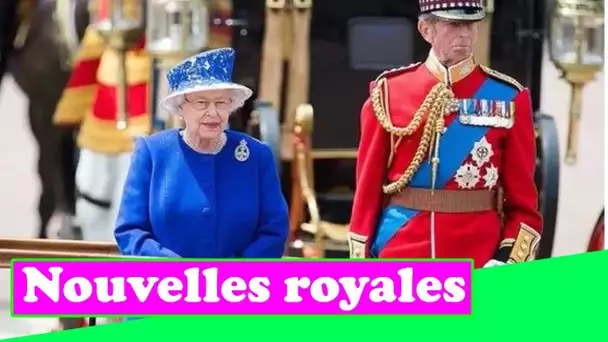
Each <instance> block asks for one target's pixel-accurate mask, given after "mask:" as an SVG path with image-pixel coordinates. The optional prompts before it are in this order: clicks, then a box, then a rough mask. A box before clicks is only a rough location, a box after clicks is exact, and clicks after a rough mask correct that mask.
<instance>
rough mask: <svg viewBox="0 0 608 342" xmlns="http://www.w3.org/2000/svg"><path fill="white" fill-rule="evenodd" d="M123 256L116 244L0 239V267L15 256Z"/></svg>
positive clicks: (4, 266)
mask: <svg viewBox="0 0 608 342" xmlns="http://www.w3.org/2000/svg"><path fill="white" fill-rule="evenodd" d="M109 257H124V256H121V255H120V254H119V252H118V248H117V247H116V244H113V243H108V242H90V241H73V240H52V239H0V268H9V267H10V264H11V260H12V259H17V258H109Z"/></svg>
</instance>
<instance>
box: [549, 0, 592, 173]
mask: <svg viewBox="0 0 608 342" xmlns="http://www.w3.org/2000/svg"><path fill="white" fill-rule="evenodd" d="M552 12H553V13H551V16H550V20H551V22H550V24H549V25H550V26H549V44H550V58H551V61H552V62H553V63H554V64H555V66H556V67H557V68H558V69H559V70H560V71H561V72H562V78H563V79H564V80H566V81H567V82H568V83H569V84H570V87H571V98H570V123H569V127H568V137H567V143H566V156H565V162H566V164H567V165H574V164H575V163H576V160H577V151H578V134H579V123H580V117H581V103H582V92H583V88H584V86H585V84H587V83H588V82H590V81H592V80H593V79H594V77H595V76H596V74H597V73H598V72H600V70H601V69H602V66H603V64H604V54H603V53H604V45H603V44H604V0H556V1H555V3H554V7H553V9H552Z"/></svg>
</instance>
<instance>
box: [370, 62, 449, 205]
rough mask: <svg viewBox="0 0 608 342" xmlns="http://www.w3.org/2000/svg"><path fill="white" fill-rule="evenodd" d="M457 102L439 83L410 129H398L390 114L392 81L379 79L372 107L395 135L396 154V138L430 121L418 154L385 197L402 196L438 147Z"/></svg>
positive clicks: (411, 132) (372, 96)
mask: <svg viewBox="0 0 608 342" xmlns="http://www.w3.org/2000/svg"><path fill="white" fill-rule="evenodd" d="M408 68H409V67H408ZM393 72H394V71H393ZM453 99H454V94H453V93H452V91H451V90H450V89H449V88H448V87H447V85H446V84H444V83H441V82H440V83H437V84H436V85H435V86H433V88H432V89H431V90H430V91H429V93H428V94H427V96H426V98H425V99H424V101H423V102H422V105H421V106H420V108H418V110H416V113H415V114H414V117H413V118H412V121H411V122H410V123H409V124H408V125H407V126H406V127H395V126H394V125H393V123H392V122H391V117H390V113H389V105H388V102H389V96H388V80H387V79H386V77H383V76H382V75H381V76H380V77H378V78H377V79H376V82H375V85H374V87H373V89H372V92H371V102H372V108H373V110H374V114H375V116H376V119H377V120H378V122H379V123H380V125H381V126H382V128H384V129H385V130H386V131H387V132H388V133H389V134H390V135H391V141H393V144H392V145H391V151H393V149H394V148H395V146H394V143H397V144H398V141H399V140H400V139H394V138H395V137H397V138H401V137H405V136H411V135H412V134H414V133H415V132H416V131H417V130H418V128H420V126H421V124H422V121H423V119H426V120H425V125H424V128H423V132H422V139H421V140H420V143H419V145H418V148H417V150H416V153H415V154H414V158H413V159H412V161H411V163H410V165H409V166H408V167H407V168H406V169H405V171H404V172H403V174H402V175H401V177H400V178H399V179H398V180H397V181H395V182H392V183H390V184H388V185H385V186H384V187H383V191H384V193H385V194H395V193H398V192H400V191H401V190H403V189H404V188H405V187H406V186H407V185H408V183H409V182H410V180H411V179H412V177H413V176H414V173H416V171H417V170H418V168H419V167H420V164H421V163H422V160H423V159H424V157H425V156H426V154H427V152H428V151H429V150H431V151H432V148H433V147H434V145H433V144H434V143H435V141H437V136H438V135H440V134H442V133H443V129H444V117H443V116H444V114H445V113H446V111H447V110H448V107H449V104H450V103H451V102H452V100H453ZM393 152H394V151H393ZM391 162H392V160H391V158H389V161H388V163H389V164H388V165H387V168H389V167H390V163H391Z"/></svg>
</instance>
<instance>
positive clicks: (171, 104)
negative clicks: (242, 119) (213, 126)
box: [164, 89, 249, 114]
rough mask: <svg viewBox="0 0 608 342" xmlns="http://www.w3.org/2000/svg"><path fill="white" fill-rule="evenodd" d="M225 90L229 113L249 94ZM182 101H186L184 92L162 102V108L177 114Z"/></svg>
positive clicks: (241, 105) (241, 104)
mask: <svg viewBox="0 0 608 342" xmlns="http://www.w3.org/2000/svg"><path fill="white" fill-rule="evenodd" d="M226 91H229V92H230V104H231V106H230V114H232V113H234V112H236V111H237V110H239V109H240V108H241V107H243V106H244V105H245V101H247V98H248V97H249V96H246V95H245V94H242V92H240V91H238V90H234V89H226ZM184 102H186V94H182V95H176V96H174V97H173V98H171V99H170V101H167V102H165V103H164V109H165V110H166V111H167V112H169V114H178V113H179V111H180V107H181V106H182V105H183V104H184Z"/></svg>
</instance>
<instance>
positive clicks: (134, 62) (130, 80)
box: [97, 49, 152, 86]
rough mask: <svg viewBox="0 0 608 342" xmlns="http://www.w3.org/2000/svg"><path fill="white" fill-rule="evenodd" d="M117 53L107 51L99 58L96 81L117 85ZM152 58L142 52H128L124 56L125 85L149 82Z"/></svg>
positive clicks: (118, 61)
mask: <svg viewBox="0 0 608 342" xmlns="http://www.w3.org/2000/svg"><path fill="white" fill-rule="evenodd" d="M118 54H119V52H117V51H115V50H113V49H107V50H106V51H105V52H104V54H103V56H102V57H101V62H100V63H99V69H97V80H98V82H99V83H101V84H104V85H108V86H114V85H118V84H119V75H118V72H119V63H120V58H119V56H118ZM151 66H152V58H151V56H150V55H149V54H148V53H146V52H145V51H144V50H137V51H128V52H127V56H126V69H127V84H129V85H133V84H141V83H148V82H150V76H151V71H150V70H151Z"/></svg>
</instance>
